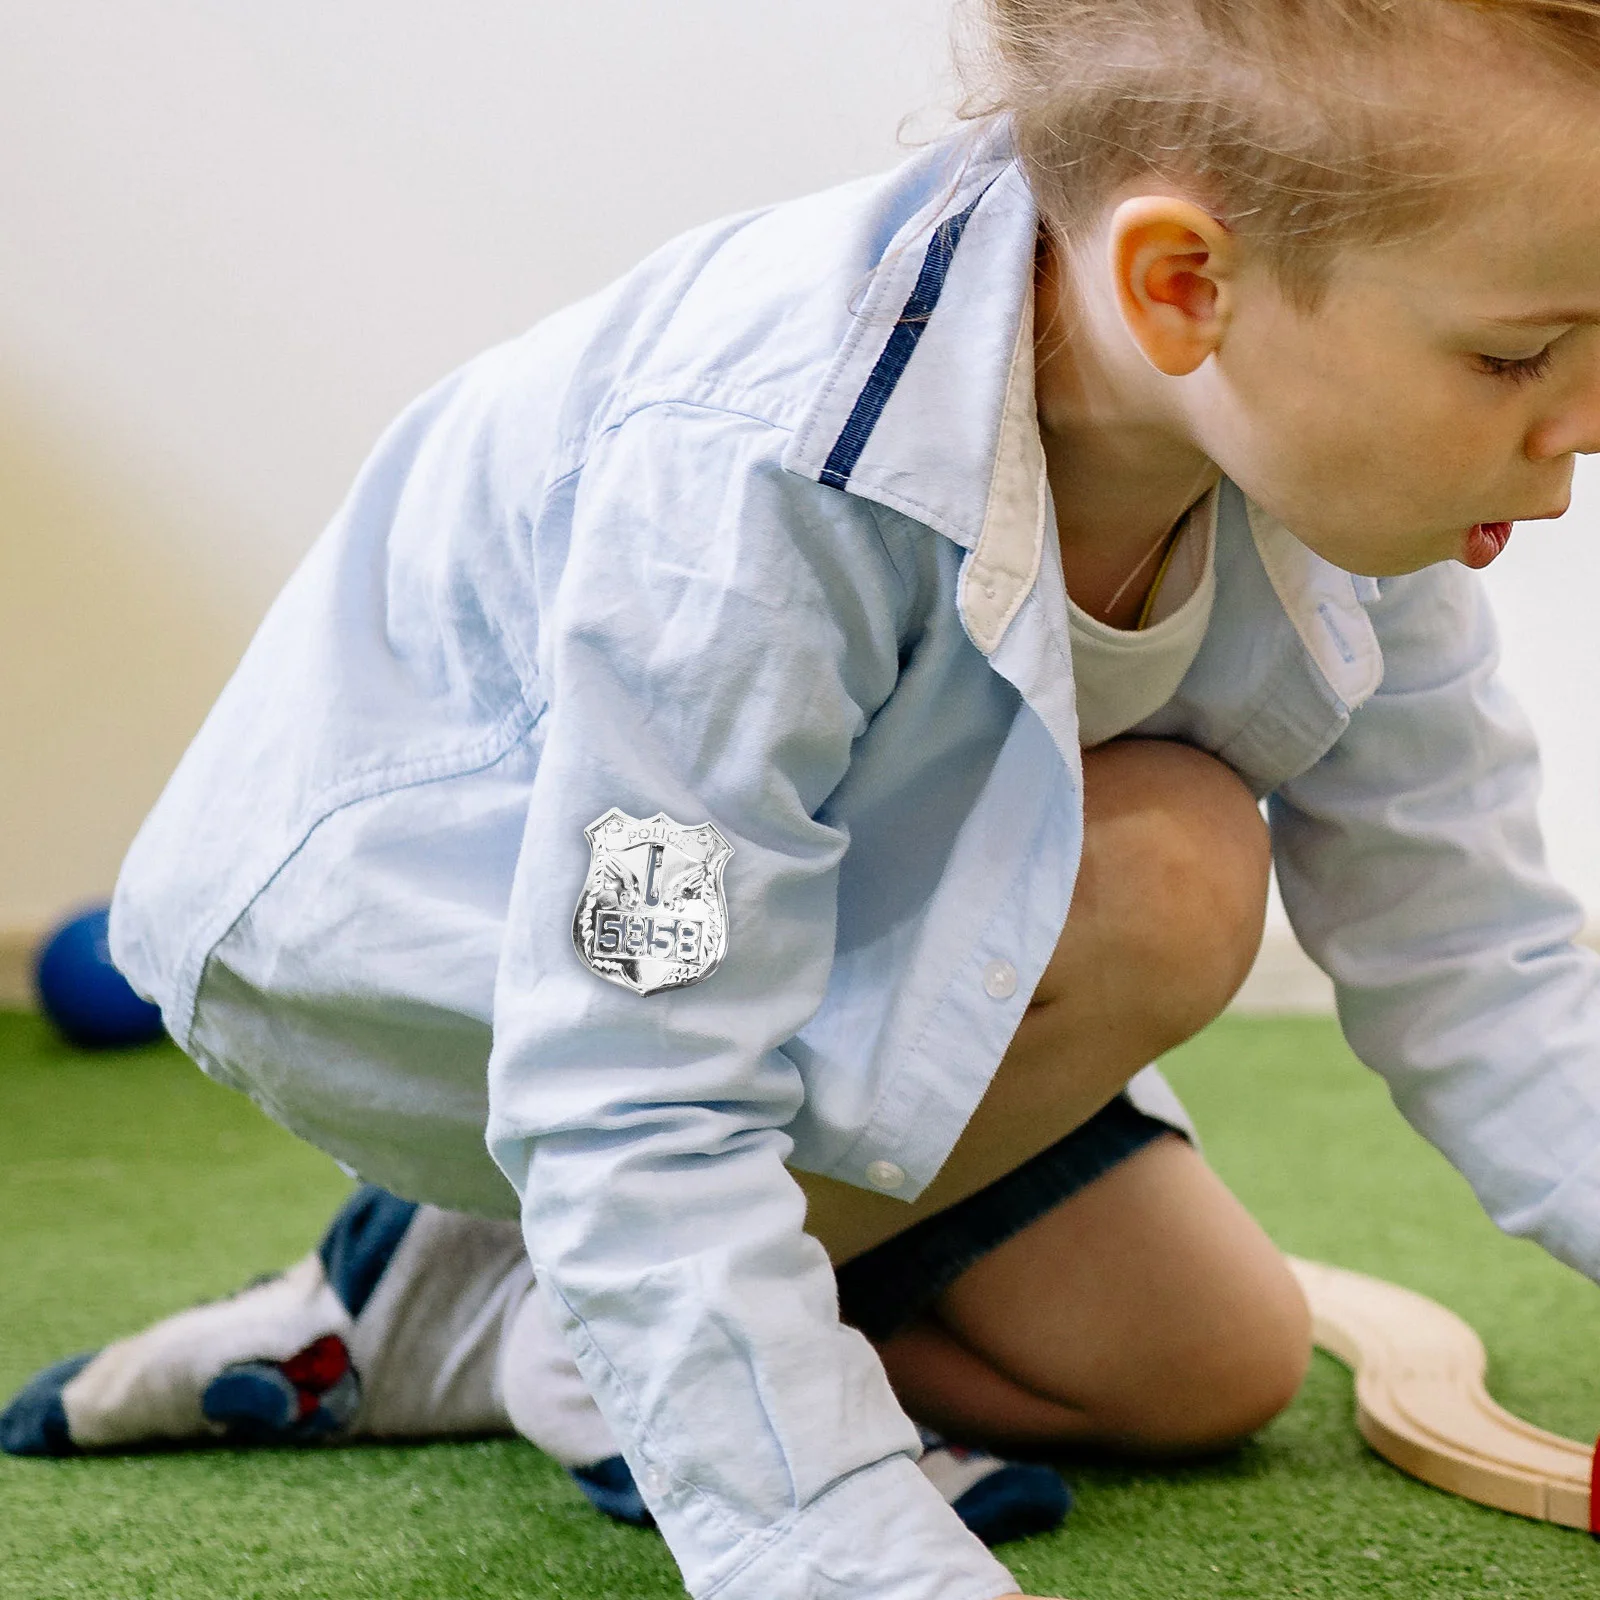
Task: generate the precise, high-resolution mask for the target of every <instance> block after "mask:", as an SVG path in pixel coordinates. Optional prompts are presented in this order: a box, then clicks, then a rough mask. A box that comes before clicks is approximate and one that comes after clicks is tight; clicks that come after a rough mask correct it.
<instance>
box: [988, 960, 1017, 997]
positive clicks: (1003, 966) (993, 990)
mask: <svg viewBox="0 0 1600 1600" xmlns="http://www.w3.org/2000/svg"><path fill="white" fill-rule="evenodd" d="M983 992H984V993H985V994H986V995H988V997H989V998H990V999H991V1000H1009V999H1010V998H1011V997H1012V995H1014V994H1015V993H1016V992H1017V969H1016V968H1015V967H1014V966H1012V965H1011V963H1010V962H1009V961H991V962H989V963H988V965H987V966H985V967H984V969H983Z"/></svg>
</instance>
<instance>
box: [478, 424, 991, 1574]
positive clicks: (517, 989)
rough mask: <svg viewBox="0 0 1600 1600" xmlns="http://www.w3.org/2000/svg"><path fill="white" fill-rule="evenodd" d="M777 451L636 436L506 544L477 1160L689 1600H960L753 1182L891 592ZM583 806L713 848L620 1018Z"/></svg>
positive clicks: (942, 1534)
mask: <svg viewBox="0 0 1600 1600" xmlns="http://www.w3.org/2000/svg"><path fill="white" fill-rule="evenodd" d="M781 445H782V437H781V435H779V433H778V431H777V430H775V429H773V428H772V427H771V426H770V425H768V424H765V423H761V422H756V421H752V420H751V419H748V418H745V417H740V416H732V415H728V414H725V413H718V412H703V411H696V410H694V408H690V407H683V406H677V405H672V406H656V407H652V408H649V409H648V410H646V411H644V412H641V413H636V414H635V415H634V416H632V417H631V418H629V419H628V420H627V421H626V422H624V423H623V424H621V425H620V426H619V427H617V428H614V429H612V430H611V431H610V432H609V433H608V434H606V435H604V436H603V437H602V439H601V441H600V442H599V444H598V445H597V446H596V448H595V449H594V451H593V452H592V453H591V455H590V457H589V460H588V462H587V464H586V465H585V467H584V468H583V470H582V472H581V473H579V474H575V475H573V476H572V477H570V478H569V479H567V480H564V481H563V482H562V483H559V484H557V485H556V486H554V488H553V489H552V491H551V493H550V496H549V498H548V502H547V504H546V506H545V509H544V511H543V513H542V514H541V515H542V518H543V525H541V526H536V527H535V529H534V530H533V538H534V547H535V552H536V559H538V560H539V561H541V562H544V563H545V565H546V568H547V571H546V573H545V576H544V578H543V580H542V587H541V591H540V596H539V608H538V609H539V630H540V636H539V640H538V644H537V660H538V666H539V673H540V677H541V680H542V682H543V685H544V691H545V693H546V695H547V698H548V708H547V710H546V712H545V714H544V717H543V720H542V723H541V729H542V736H543V748H542V752H541V754H540V758H539V769H538V774H537V777H536V779H535V782H534V786H533V793H532V799H531V803H530V806H529V811H528V817H527V826H526V831H525V835H524V840H523V846H522V851H521V855H520V858H519V861H518V866H517V871H516V876H515V880H514V885H513V891H512V899H511V905H510V907H509V911H508V917H507V924H506V940H505V950H504V954H503V956H502V963H501V969H500V973H499V976H498V980H497V990H496V1003H495V1042H494V1050H493V1055H492V1058H491V1062H490V1124H489V1137H490V1144H491V1148H492V1150H493V1152H494V1154H495V1157H496V1159H497V1160H498V1161H499V1162H500V1164H501V1166H502V1167H503V1169H504V1170H505V1172H506V1173H507V1175H508V1177H509V1178H510V1179H511V1181H512V1183H513V1184H514V1185H515V1186H516V1188H517V1190H518V1193H519V1194H520V1196H521V1199H522V1207H523V1223H524V1231H525V1234H526V1237H527V1241H528V1247H529V1252H530V1255H531V1257H532V1260H533V1262H534V1267H535V1271H536V1272H537V1274H538V1275H539V1276H540V1278H541V1279H542V1280H543V1281H544V1283H545V1285H546V1286H547V1287H548V1288H549V1289H550V1290H552V1291H553V1298H554V1301H555V1303H556V1304H557V1305H558V1307H559V1309H560V1310H561V1312H562V1314H563V1319H564V1324H565V1328H566V1331H567V1335H568V1339H569V1341H570V1343H571V1345H572V1349H573V1352H574V1355H575V1358H576V1360H577V1362H578V1365H579V1367H580V1369H581V1370H582V1372H583V1375H584V1377H585V1379H586V1381H587V1383H588V1384H589V1387H590V1389H591V1391H592V1392H593V1394H594V1396H595V1399H596V1401H597V1403H598V1404H599V1406H600V1408H601V1410H602V1412H603V1413H604V1415H605V1417H606V1419H607V1421H608V1422H609V1423H610V1425H611V1427H612V1429H613V1431H614V1432H615V1434H616V1436H617V1438H618V1440H619V1441H620V1442H621V1445H622V1449H623V1452H624V1454H625V1456H626V1457H627V1459H628V1462H629V1465H630V1466H631V1468H632V1469H633V1472H634V1475H635V1477H636V1478H637V1480H638V1483H639V1486H640V1489H641V1491H642V1493H643V1494H644V1497H645V1500H646V1502H647V1503H648V1504H649V1506H650V1509H651V1511H652V1512H653V1513H654V1515H655V1517H656V1520H657V1522H658V1524H659V1526H660V1528H661V1531H662V1533H663V1534H664V1535H665V1537H666V1540H667V1543H668V1545H669V1546H670V1548H671V1550H672V1552H673V1555H674V1556H675V1557H676V1558H677V1561H678V1563H679V1565H680V1567H681V1568H682V1571H683V1574H684V1578H685V1582H686V1584H687V1586H688V1588H689V1590H690V1592H691V1593H693V1594H695V1595H696V1596H701V1597H705V1596H710V1595H713V1594H715V1595H718V1596H727V1597H730V1600H733V1597H739V1600H744V1597H749V1600H823V1597H828V1600H842V1597H844V1596H850V1597H852V1600H935V1597H938V1600H991V1597H993V1596H996V1595H1001V1594H1005V1593H1008V1592H1010V1591H1012V1590H1014V1589H1015V1587H1016V1585H1015V1583H1014V1582H1013V1581H1012V1580H1011V1578H1010V1575H1009V1574H1008V1573H1007V1572H1006V1570H1005V1568H1004V1567H1002V1566H1001V1565H1000V1564H999V1563H998V1562H997V1561H996V1560H995V1559H994V1558H993V1557H992V1556H991V1555H990V1554H989V1552H988V1551H987V1550H986V1549H985V1548H984V1547H983V1546H982V1544H981V1543H980V1542H979V1541H978V1540H977V1539H976V1538H974V1537H973V1535H972V1534H970V1533H969V1532H968V1531H967V1529H966V1528H965V1527H964V1526H963V1525H962V1523H961V1522H960V1520H959V1519H958V1518H957V1517H956V1515H955V1514H954V1512H953V1511H951V1510H950V1508H949V1507H948V1506H947V1505H946V1504H945V1503H944V1501H943V1500H942V1498H941V1497H940V1496H939V1495H938V1493H937V1492H936V1491H935V1490H934V1489H933V1487H932V1486H931V1485H930V1484H929V1483H928V1482H927V1480H926V1479H925V1478H924V1477H923V1476H922V1474H921V1473H920V1472H919V1471H918V1469H917V1467H916V1465H915V1460H916V1457H917V1454H918V1449H919V1445H918V1440H917V1436H916V1432H915V1430H914V1428H913V1427H912V1426H911V1424H910V1423H909V1421H908V1420H907V1418H906V1417H905V1415H904V1413H903V1412H902V1411H901V1409H900V1407H899V1405H898V1404H897V1402H896V1401H895V1399H894V1396H893V1393H892V1391H891V1390H890V1388H889V1386H888V1382H887V1380H886V1378H885V1376H884V1373H883V1369H882V1366H881V1363H880V1362H879V1361H878V1358H877V1355H876V1353H875V1352H874V1351H873V1349H872V1348H871V1346H870V1345H869V1344H868V1343H867V1341H866V1340H865V1339H864V1338H863V1337H862V1336H861V1335H860V1334H859V1333H857V1332H855V1331H854V1330H852V1329H849V1328H847V1327H845V1326H843V1325H842V1324H841V1323H840V1322H839V1319H838V1313H837V1301H836V1290H835V1285H834V1279H833V1274H832V1269H831V1268H830V1266H829V1263H828V1261H827V1258H826V1256H825V1254H824V1252H823V1250H822V1248H821V1246H820V1245H818V1244H817V1243H816V1242H815V1241H814V1240H813V1239H811V1238H810V1237H809V1236H808V1235H807V1234H806V1233H805V1232H804V1231H803V1223H804V1214H805V1207H804V1197H803V1195H802V1192H801V1190H800V1189H799V1187H798V1185H797V1184H796V1183H795V1181H794V1180H793V1178H792V1177H791V1175H790V1174H789V1172H788V1171H787V1169H786V1167H785V1165H784V1161H785V1158H786V1156H787V1155H788V1154H789V1152H790V1149H791V1141H790V1139H789V1137H788V1135H787V1134H786V1133H785V1131H784V1129H785V1125H786V1124H787V1123H788V1122H789V1121H790V1119H791V1118H792V1117H793V1116H794V1114H795V1112H796V1111H797V1109H798V1108H799V1106H800V1104H801V1100H802V1095H803V1086H802V1082H801V1079H800V1076H799V1073H798V1071H797V1069H796V1066H795V1064H794V1063H793V1062H792V1061H791V1060H790V1058H789V1057H788V1056H787V1055H786V1054H785V1048H784V1047H785V1044H786V1042H787V1041H789V1040H790V1039H791V1038H792V1037H793V1036H794V1034H795V1033H796V1032H797V1031H798V1030H799V1028H800V1027H801V1026H802V1025H803V1024H804V1023H805V1021H806V1020H807V1019H808V1018H809V1017H810V1016H811V1014H812V1013H813V1012H814V1011H815V1009H816V1008H817V1006H818V1005H819V1003H820V1001H821V999H822V995H823V992H824V988H825V985H826V982H827V977H828V972H829V968H830V965H831V961H832V954H833V935H834V921H835V894H836V884H837V874H838V866H839V862H840V858H841V856H842V854H843V852H844V850H845V849H846V847H847V844H848V840H847V838H846V837H845V835H844V833H843V832H842V831H841V830H840V829H839V828H838V827H836V826H833V825H830V824H829V823H828V822H827V821H826V820H819V812H822V811H823V809H824V802H825V801H826V799H827V797H828V795H829V794H830V793H831V791H832V790H833V788H834V787H835V785H837V783H838V782H839V780H840V778H841V777H842V776H843V774H844V772H845V770H846V767H847V765H848V763H849V760H850V752H851V746H852V743H853V741H854V740H855V739H856V737H857V736H858V735H859V734H860V733H861V732H862V730H863V729H864V728H865V726H866V724H867V721H868V720H869V719H870V717H871V716H872V714H873V712H874V711H875V710H876V709H877V707H878V706H879V705H880V704H881V703H882V702H883V700H884V699H885V698H886V697H887V696H888V694H889V693H890V692H891V690H892V688H893V685H894V679H895V675H896V671H897V661H898V638H897V628H898V626H899V620H900V617H901V614H902V612H903V610H904V605H905V596H904V594H903V593H902V592H901V590H900V588H899V580H898V579H897V577H896V575H895V570H894V567H893V564H892V563H891V562H890V561H889V560H888V559H887V557H886V554H885V552H884V550H883V548H882V546H881V545H880V544H879V543H878V542H877V536H876V533H875V531H874V529H873V524H872V521H871V519H870V517H868V516H867V515H866V514H865V512H864V510H863V509H862V508H861V507H859V506H858V505H856V503H855V502H853V501H852V500H850V498H849V497H848V496H845V495H843V494H839V493H837V492H835V491H831V490H827V489H823V488H821V487H819V486H818V485H816V484H813V483H810V482H808V481H806V480H803V479H800V478H798V477H795V476H793V475H791V474H788V473H786V472H784V471H783V470H782V469H781V468H780V467H779V466H778V465H777V454H778V451H779V449H780V448H781ZM547 552H548V555H547ZM558 557H559V573H555V572H551V571H549V570H548V568H550V567H551V566H552V565H553V564H554V563H555V562H556V560H557V558H558ZM612 807H617V808H619V809H621V810H622V811H624V812H627V813H628V814H629V815H631V816H633V817H636V818H646V817H650V816H653V815H654V814H655V813H657V812H664V813H665V814H666V815H667V816H668V817H669V818H671V819H672V820H673V821H674V822H677V823H680V824H684V825H688V826H694V825H698V824H700V823H702V822H705V821H710V822H712V823H714V824H715V825H716V827H717V828H718V830H719V831H720V832H721V833H722V835H723V836H724V838H725V839H726V840H727V841H728V843H729V844H731V845H732V847H733V853H732V855H731V857H730V858H729V860H728V863H727V866H726V869H725V877H724V882H725V886H726V894H727V902H728V919H727V949H726V954H725V956H724V957H723V960H722V962H721V965H720V966H719V967H718V968H717V969H716V971H715V972H714V973H713V974H712V975H711V976H710V977H708V978H706V979H705V980H704V981H703V982H700V983H697V984H694V985H691V986H686V987H683V988H679V989H671V990H665V991H660V992H656V993H652V994H647V995H639V994H635V993H632V992H630V991H629V990H627V989H625V988H623V987H620V986H618V985H616V984H614V983H610V982H607V981H605V980H603V979H602V978H600V977H599V976H597V975H596V974H595V973H594V972H592V971H591V970H589V968H588V967H587V965H586V964H585V963H584V962H583V961H582V960H581V959H580V958H579V956H578V955H577V953H576V952H575V950H574V946H573V938H572V919H573V911H574V907H575V905H576V903H577V901H578V897H579V894H580V891H581V890H582V887H583V884H584V879H585V876H586V873H587V871H588V866H589V847H588V844H587V842H586V839H585V835H584V830H585V828H586V827H587V826H588V825H589V824H590V823H592V822H594V821H595V820H596V819H597V818H599V817H601V816H602V815H603V814H604V813H605V812H606V811H608V810H609V809H610V808H612Z"/></svg>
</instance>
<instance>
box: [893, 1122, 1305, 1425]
mask: <svg viewBox="0 0 1600 1600" xmlns="http://www.w3.org/2000/svg"><path fill="white" fill-rule="evenodd" d="M1310 1352H1311V1329H1310V1316H1309V1313H1308V1311H1307V1309H1306V1304H1305V1301H1304V1298H1303V1297H1302V1295H1301V1294H1300V1291H1299V1287H1298V1285H1297V1284H1296V1283H1295V1280H1294V1279H1293V1277H1292V1276H1291V1275H1290V1274H1289V1272H1288V1270H1287V1268H1286V1267H1285V1265H1284V1262H1283V1257H1282V1256H1281V1255H1280V1254H1279V1253H1278V1251H1277V1250H1276V1248H1275V1247H1274V1246H1273V1245H1272V1242H1271V1241H1270V1240H1269V1239H1268V1238H1267V1237H1266V1235H1265V1234H1264V1233H1263V1232H1262V1231H1261V1229H1260V1227H1259V1226H1258V1225H1257V1224H1256V1222H1255V1221H1254V1220H1253V1219H1252V1218H1251V1217H1250V1215H1249V1214H1248V1213H1247V1212H1246V1211H1245V1210H1244V1208H1243V1207H1242V1206H1241V1205H1240V1204H1239V1202H1238V1201H1237V1200H1236V1199H1234V1197H1233V1195H1232V1194H1230V1193H1229V1192H1228V1190H1227V1188H1226V1187H1225V1186H1224V1185H1223V1183H1222V1182H1221V1180H1220V1179H1218V1178H1217V1176H1216V1175H1215V1173H1213V1172H1212V1171H1211V1170H1210V1168H1209V1167H1207V1166H1206V1164H1205V1162H1204V1161H1203V1160H1202V1159H1201V1158H1200V1156H1199V1155H1198V1153H1197V1152H1196V1151H1195V1150H1194V1149H1193V1148H1192V1147H1191V1146H1190V1145H1189V1144H1188V1143H1187V1142H1185V1141H1184V1140H1183V1139H1181V1138H1179V1137H1178V1136H1177V1135H1169V1136H1166V1137H1163V1138H1160V1139H1158V1140H1156V1141H1155V1142H1154V1143H1151V1144H1148V1145H1146V1146H1145V1147H1144V1148H1143V1149H1142V1150H1140V1151H1138V1152H1137V1153H1136V1154H1134V1155H1133V1156H1131V1157H1129V1158H1128V1159H1127V1160H1126V1161H1124V1162H1123V1163H1121V1164H1120V1165H1119V1166H1117V1167H1115V1168H1113V1169H1112V1170H1111V1171H1110V1172H1109V1173H1107V1174H1106V1175H1105V1176H1104V1177H1102V1178H1099V1179H1097V1180H1096V1181H1095V1182H1093V1183H1091V1184H1090V1185H1089V1186H1088V1187H1087V1188H1085V1189H1082V1190H1080V1191H1079V1192H1078V1193H1077V1194H1075V1195H1073V1196H1072V1197H1071V1198H1070V1199H1068V1200H1065V1201H1063V1202H1062V1203H1061V1204H1059V1205H1057V1206H1056V1207H1055V1208H1054V1209H1053V1210H1051V1211H1049V1212H1047V1213H1046V1214H1045V1215H1044V1216H1042V1217H1040V1218H1039V1219H1038V1220H1037V1221H1035V1222H1033V1223H1031V1224H1030V1225H1029V1226H1028V1227H1026V1228H1024V1229H1023V1230H1022V1231H1021V1232H1020V1233H1018V1234H1016V1235H1014V1236H1013V1237H1012V1238H1010V1239H1008V1240H1007V1241H1006V1242H1005V1243H1004V1244H1001V1245H1000V1246H998V1247H997V1248H996V1249H994V1250H993V1251H991V1252H989V1253H988V1254H987V1255H985V1256H983V1257H982V1258H981V1259H980V1260H978V1261H977V1262H976V1263H975V1264H974V1265H972V1266H971V1267H969V1268H968V1269H967V1270H966V1271H965V1272H964V1273H962V1274H961V1276H960V1277H958V1278H957V1279H956V1280H955V1282H954V1283H953V1284H952V1285H951V1286H950V1288H949V1289H947V1290H946V1291H945V1292H944V1293H943V1294H942V1295H941V1296H940V1297H939V1299H938V1301H937V1302H936V1304H935V1306H934V1307H933V1309H932V1311H931V1312H930V1313H929V1314H927V1315H926V1316H924V1317H923V1318H921V1319H919V1320H918V1321H917V1322H915V1323H913V1324H912V1325H911V1326H910V1327H908V1328H907V1329H905V1330H904V1331H903V1332H901V1333H898V1334H896V1335H894V1336H893V1337H892V1338H890V1339H888V1340H887V1341H885V1342H883V1343H882V1344H880V1346H879V1353H880V1354H881V1355H882V1357H883V1362H884V1366H885V1368H886V1369H887V1371H888V1373H889V1376H890V1379H891V1381H892V1382H893V1384H894V1386H895V1391H896V1393H897V1394H899V1396H900V1397H901V1400H902V1403H903V1404H905V1405H906V1406H907V1408H908V1409H910V1410H911V1411H913V1412H914V1413H915V1414H916V1415H917V1416H919V1417H924V1418H926V1419H927V1420H928V1421H929V1422H930V1423H931V1424H932V1425H933V1426H935V1427H937V1428H941V1429H943V1430H944V1431H946V1432H948V1433H950V1434H952V1435H954V1436H955V1437H958V1438H971V1439H978V1440H982V1441H984V1442H985V1443H987V1444H989V1445H991V1446H992V1447H994V1448H1002V1449H1008V1450H1017V1449H1028V1448H1040V1449H1052V1448H1056V1447H1060V1446H1063V1445H1073V1446H1080V1445H1092V1446H1103V1447H1106V1448H1109V1449H1112V1450H1116V1451H1118V1452H1125V1453H1131V1454H1138V1455H1168V1456H1176V1455H1185V1454H1191V1453H1194V1452H1197V1451H1205V1450H1212V1449H1218V1448H1221V1447H1223V1446H1225V1445H1228V1444H1231V1443H1233V1442H1235V1441H1237V1440H1239V1439H1241V1438H1243V1437H1245V1436H1246V1435H1248V1434H1250V1433H1252V1432H1254V1431H1255V1430H1256V1429H1257V1428H1259V1427H1260V1426H1262V1425H1263V1424H1264V1423H1266V1422H1267V1421H1269V1420H1270V1419H1271V1418H1272V1417H1274V1416H1276V1415H1277V1413H1278V1412H1279V1411H1281V1410H1282V1409H1283V1408H1284V1407H1285V1406H1286V1405H1287V1404H1288V1403H1289V1401H1290V1400H1291V1399H1293V1397H1294V1395H1295V1393H1296V1391H1297V1390H1298V1388H1299V1386H1300V1382H1301V1379H1302V1378H1303V1377H1304V1375H1305V1369H1306V1364H1307V1362H1308V1360H1309V1359H1310Z"/></svg>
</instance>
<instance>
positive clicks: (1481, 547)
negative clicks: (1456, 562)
mask: <svg viewBox="0 0 1600 1600" xmlns="http://www.w3.org/2000/svg"><path fill="white" fill-rule="evenodd" d="M1510 538H1511V524H1510V523H1509V522H1479V523H1475V524H1474V525H1473V526H1472V527H1471V528H1469V529H1468V530H1467V536H1466V538H1465V539H1464V540H1463V541H1462V547H1461V563H1462V565H1463V566H1467V567H1477V568H1481V567H1486V566H1488V565H1489V563H1490V562H1491V561H1493V560H1494V558H1495V557H1496V556H1497V555H1499V554H1500V552H1501V551H1502V550H1504V549H1505V547H1506V544H1507V543H1508V542H1509V540H1510Z"/></svg>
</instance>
